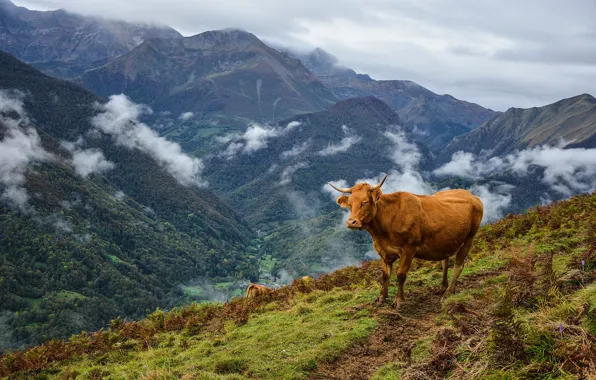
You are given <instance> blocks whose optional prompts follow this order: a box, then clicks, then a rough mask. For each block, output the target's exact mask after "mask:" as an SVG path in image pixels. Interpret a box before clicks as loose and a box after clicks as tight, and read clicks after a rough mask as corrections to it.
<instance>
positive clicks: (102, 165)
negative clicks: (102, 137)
mask: <svg viewBox="0 0 596 380" xmlns="http://www.w3.org/2000/svg"><path fill="white" fill-rule="evenodd" d="M84 144H85V141H84V140H83V138H82V137H79V138H78V139H77V140H76V141H75V142H70V141H61V142H60V145H61V146H62V147H64V148H65V149H66V150H68V151H70V152H71V153H72V160H71V164H72V166H73V168H74V169H75V172H76V173H77V174H78V175H80V176H81V177H83V178H87V177H88V176H89V175H90V174H92V173H101V172H105V171H107V170H110V169H113V168H114V163H113V162H110V161H108V160H106V158H105V156H104V154H103V152H102V151H101V150H100V149H98V148H91V149H82V148H81V146H83V145H84Z"/></svg>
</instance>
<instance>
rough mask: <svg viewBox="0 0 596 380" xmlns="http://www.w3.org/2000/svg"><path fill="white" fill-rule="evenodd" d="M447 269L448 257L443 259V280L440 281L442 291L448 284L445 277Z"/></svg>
mask: <svg viewBox="0 0 596 380" xmlns="http://www.w3.org/2000/svg"><path fill="white" fill-rule="evenodd" d="M448 271H449V258H446V259H445V260H443V282H442V283H441V285H443V292H444V291H445V290H446V289H447V287H448V286H449V280H448V278H447V272H448Z"/></svg>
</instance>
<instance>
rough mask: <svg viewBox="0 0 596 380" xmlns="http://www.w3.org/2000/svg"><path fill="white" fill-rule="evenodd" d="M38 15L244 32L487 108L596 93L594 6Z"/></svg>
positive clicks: (368, 5) (271, 3) (114, 3)
mask: <svg viewBox="0 0 596 380" xmlns="http://www.w3.org/2000/svg"><path fill="white" fill-rule="evenodd" d="M14 2H15V3H16V4H18V5H22V6H26V7H28V8H31V9H41V10H48V9H56V8H64V9H67V10H70V11H73V12H78V13H84V14H91V15H100V16H105V17H111V18H119V19H125V20H129V21H147V22H157V23H162V24H168V25H170V26H172V27H174V28H175V29H177V30H179V31H180V32H181V33H182V34H184V35H193V34H197V33H200V32H203V31H206V30H213V29H223V28H227V27H237V28H242V29H246V30H248V31H250V32H252V33H254V34H256V35H257V36H258V37H260V38H261V39H263V40H265V41H266V42H269V43H271V44H277V45H285V46H289V47H294V48H300V49H310V48H313V47H316V46H318V47H321V48H323V49H325V50H327V51H328V52H330V53H332V54H334V55H336V56H337V57H338V58H339V59H340V61H341V62H342V63H343V64H344V65H346V66H348V67H351V68H353V69H355V70H356V71H358V72H363V73H368V74H370V75H371V76H372V77H373V78H375V79H409V80H413V81H415V82H417V83H419V84H421V85H423V86H425V87H427V88H429V89H430V90H432V91H435V92H438V93H441V94H443V93H448V94H451V95H454V96H455V97H458V98H460V99H464V100H468V101H473V102H476V103H479V104H481V105H483V106H485V107H490V108H493V109H496V110H505V109H507V108H509V107H511V106H516V107H531V106H539V105H544V104H548V103H551V102H554V101H556V100H559V99H561V98H564V97H570V96H574V95H578V94H581V93H586V92H587V93H590V94H593V95H596V22H594V20H595V19H596V2H595V1H591V0H560V1H555V0H523V1H520V0H500V1H497V0H490V1H489V0H458V1H447V0H444V1H441V0H426V1H417V0H326V1H321V0H300V1H279V0H252V1H250V2H246V1H242V0H218V1H205V0H203V1H188V0H168V1H165V0H126V1H122V0H84V1H83V0H15V1H14Z"/></svg>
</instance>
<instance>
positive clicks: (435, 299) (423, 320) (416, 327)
mask: <svg viewBox="0 0 596 380" xmlns="http://www.w3.org/2000/svg"><path fill="white" fill-rule="evenodd" d="M492 275H494V273H491V272H486V273H483V274H480V275H476V276H469V277H466V278H462V279H460V281H459V282H458V289H459V290H460V291H461V290H464V289H470V288H473V287H477V286H478V285H479V283H480V282H482V281H483V280H485V279H486V277H490V276H492ZM406 289H407V288H406ZM406 297H407V298H406V302H405V304H404V305H403V306H402V308H401V309H400V310H399V312H396V311H395V310H394V309H393V308H392V307H391V303H390V302H388V303H386V304H384V305H383V306H381V307H378V306H374V308H375V311H374V313H375V318H376V320H377V328H376V329H375V331H374V332H373V333H372V335H371V336H370V337H369V339H367V340H366V341H364V342H361V343H359V344H357V345H355V346H353V347H351V348H350V349H349V350H348V351H347V352H346V353H344V354H343V355H342V356H340V357H339V358H338V359H337V360H335V361H333V362H332V363H322V364H320V365H319V367H318V369H317V371H315V372H314V373H312V374H311V376H310V379H313V380H315V379H316V380H320V379H342V380H344V379H354V380H357V379H369V378H370V377H371V376H372V375H374V374H375V372H376V371H377V370H378V369H379V368H380V367H382V366H384V365H385V364H387V363H391V362H404V363H408V364H410V363H412V350H413V349H414V347H415V346H416V343H417V342H418V341H420V340H422V339H425V338H432V337H434V336H435V335H436V334H437V331H438V330H439V329H441V327H440V326H437V324H436V322H435V320H436V317H437V316H439V314H440V313H441V291H440V289H439V288H438V287H432V286H430V287H429V286H421V287H416V288H415V290H414V291H411V292H409V293H407V294H406ZM437 337H438V338H437V340H436V341H434V342H433V347H432V353H431V354H432V355H433V359H432V360H433V367H436V368H435V369H434V370H433V371H429V370H428V368H427V369H426V370H425V371H424V372H422V371H421V372H420V376H422V377H420V378H425V379H429V378H444V374H445V372H444V371H447V370H448V369H450V364H449V363H450V362H451V352H450V350H451V349H452V348H453V346H454V345H453V344H452V342H454V341H455V340H457V339H458V338H457V337H456V336H455V335H454V334H453V333H452V332H450V331H447V332H443V331H440V333H439V334H438V335H437ZM435 351H436V352H435ZM435 361H436V363H434V362H435ZM434 364H436V366H435V365H434ZM426 366H427V365H426ZM415 367H416V365H415V364H413V365H412V368H411V369H412V371H409V372H410V375H415V372H417V371H416V369H415ZM409 377H410V378H417V377H416V376H409Z"/></svg>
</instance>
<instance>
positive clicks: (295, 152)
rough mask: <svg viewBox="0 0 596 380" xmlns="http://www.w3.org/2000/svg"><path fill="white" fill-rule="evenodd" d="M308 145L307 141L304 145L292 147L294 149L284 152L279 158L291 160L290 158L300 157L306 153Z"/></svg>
mask: <svg viewBox="0 0 596 380" xmlns="http://www.w3.org/2000/svg"><path fill="white" fill-rule="evenodd" d="M308 145H309V143H308V141H305V142H303V143H302V144H296V145H294V146H293V147H292V149H290V150H286V151H284V152H282V153H281V154H280V155H279V156H280V157H281V158H289V157H295V156H298V155H300V154H302V153H304V152H305V151H306V150H307V149H308Z"/></svg>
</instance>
